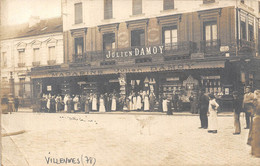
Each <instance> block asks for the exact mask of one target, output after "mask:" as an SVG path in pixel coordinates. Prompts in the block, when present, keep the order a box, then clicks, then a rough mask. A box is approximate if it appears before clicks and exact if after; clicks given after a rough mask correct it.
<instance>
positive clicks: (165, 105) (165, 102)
mask: <svg viewBox="0 0 260 166" xmlns="http://www.w3.org/2000/svg"><path fill="white" fill-rule="evenodd" d="M168 102H169V100H168V99H167V97H166V96H165V95H164V96H163V99H162V110H163V112H165V113H166V112H168Z"/></svg>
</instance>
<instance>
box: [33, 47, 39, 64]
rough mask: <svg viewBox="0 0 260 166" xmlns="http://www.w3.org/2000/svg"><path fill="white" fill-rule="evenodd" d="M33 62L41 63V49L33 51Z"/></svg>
mask: <svg viewBox="0 0 260 166" xmlns="http://www.w3.org/2000/svg"><path fill="white" fill-rule="evenodd" d="M33 61H34V62H38V61H40V49H39V48H34V49H33Z"/></svg>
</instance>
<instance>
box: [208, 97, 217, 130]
mask: <svg viewBox="0 0 260 166" xmlns="http://www.w3.org/2000/svg"><path fill="white" fill-rule="evenodd" d="M218 107H219V105H218V103H217V102H216V98H215V96H214V94H212V93H211V94H209V109H208V112H209V130H208V132H209V133H214V134H215V133H217V132H218V119H217V116H218V115H217V113H218V111H217V110H218Z"/></svg>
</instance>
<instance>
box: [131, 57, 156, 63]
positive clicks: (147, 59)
mask: <svg viewBox="0 0 260 166" xmlns="http://www.w3.org/2000/svg"><path fill="white" fill-rule="evenodd" d="M147 62H152V58H139V59H136V60H135V63H147Z"/></svg>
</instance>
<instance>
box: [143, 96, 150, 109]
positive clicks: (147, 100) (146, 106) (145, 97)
mask: <svg viewBox="0 0 260 166" xmlns="http://www.w3.org/2000/svg"><path fill="white" fill-rule="evenodd" d="M149 110H150V103H149V96H148V94H146V95H145V96H144V111H149Z"/></svg>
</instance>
